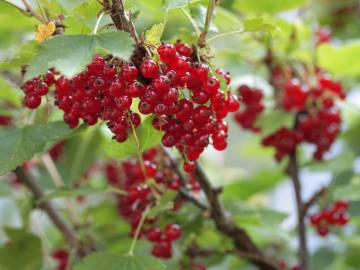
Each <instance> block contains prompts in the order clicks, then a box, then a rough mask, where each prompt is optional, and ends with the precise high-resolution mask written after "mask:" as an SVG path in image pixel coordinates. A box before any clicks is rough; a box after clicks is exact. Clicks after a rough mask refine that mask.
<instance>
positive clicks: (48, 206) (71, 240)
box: [14, 167, 95, 256]
mask: <svg viewBox="0 0 360 270" xmlns="http://www.w3.org/2000/svg"><path fill="white" fill-rule="evenodd" d="M14 172H15V174H16V176H17V177H18V178H19V179H20V180H21V181H22V182H23V183H24V184H25V186H26V187H27V188H28V189H29V190H30V191H31V193H32V194H33V196H34V198H35V199H36V200H37V201H40V202H41V203H40V208H41V209H43V210H44V211H45V212H46V213H47V215H48V216H49V218H50V219H51V221H52V222H53V223H54V225H55V226H56V227H57V228H58V229H59V230H60V232H61V233H62V235H63V237H64V238H65V240H66V242H67V243H68V244H69V245H70V246H72V247H76V248H77V250H78V253H79V255H81V256H85V255H87V254H89V253H90V252H92V251H94V250H95V247H94V245H93V244H91V245H84V243H82V242H81V241H79V240H78V239H77V237H76V232H75V230H74V229H73V228H72V227H71V226H70V225H69V224H68V223H67V222H66V221H65V220H64V219H63V217H62V216H61V215H60V214H59V212H58V211H57V210H56V209H55V207H54V205H53V204H52V203H51V202H50V201H46V200H42V199H43V197H44V196H45V193H44V191H43V189H42V188H41V187H40V185H38V183H37V182H36V180H35V179H34V178H33V177H32V176H31V175H30V174H29V173H28V172H27V171H26V170H24V169H23V168H22V167H17V168H16V169H15V171H14Z"/></svg>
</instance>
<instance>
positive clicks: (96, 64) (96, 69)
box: [88, 55, 105, 74]
mask: <svg viewBox="0 0 360 270" xmlns="http://www.w3.org/2000/svg"><path fill="white" fill-rule="evenodd" d="M104 67H105V59H104V58H103V57H102V56H100V55H96V56H95V57H94V58H93V60H92V62H91V64H90V65H88V70H89V72H91V73H94V74H101V73H102V71H103V70H104Z"/></svg>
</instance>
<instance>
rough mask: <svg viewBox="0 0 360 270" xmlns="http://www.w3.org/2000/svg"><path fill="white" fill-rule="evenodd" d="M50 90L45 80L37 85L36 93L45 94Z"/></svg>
mask: <svg viewBox="0 0 360 270" xmlns="http://www.w3.org/2000/svg"><path fill="white" fill-rule="evenodd" d="M48 92H49V87H48V85H47V84H46V83H45V82H39V83H38V84H37V85H36V87H35V93H36V94H37V95H39V96H45V95H46V94H47V93H48Z"/></svg>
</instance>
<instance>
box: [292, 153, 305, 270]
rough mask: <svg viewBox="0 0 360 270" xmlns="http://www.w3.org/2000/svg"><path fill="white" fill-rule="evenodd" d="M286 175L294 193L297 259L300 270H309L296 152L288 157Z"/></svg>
mask: <svg viewBox="0 0 360 270" xmlns="http://www.w3.org/2000/svg"><path fill="white" fill-rule="evenodd" d="M287 173H288V175H289V176H290V178H291V180H292V183H293V186H294V192H295V198H296V208H297V219H298V221H297V222H298V235H299V259H300V267H301V269H302V270H308V269H309V252H308V247H307V235H306V227H305V216H304V213H305V212H304V209H305V208H304V203H303V201H302V198H301V190H302V188H301V182H300V179H299V168H298V162H297V157H296V150H295V151H293V152H292V153H290V155H289V165H288V169H287Z"/></svg>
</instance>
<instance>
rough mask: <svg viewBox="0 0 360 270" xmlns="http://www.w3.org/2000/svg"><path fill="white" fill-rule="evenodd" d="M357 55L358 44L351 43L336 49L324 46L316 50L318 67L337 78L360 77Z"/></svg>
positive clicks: (359, 43) (332, 46)
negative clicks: (344, 76) (337, 76)
mask: <svg viewBox="0 0 360 270" xmlns="http://www.w3.org/2000/svg"><path fill="white" fill-rule="evenodd" d="M359 55H360V42H353V43H350V44H345V45H343V46H338V47H336V46H334V45H331V44H324V45H321V46H320V47H319V48H318V50H317V59H318V64H319V66H320V67H321V68H323V69H326V70H328V71H330V72H331V73H333V74H335V75H339V76H343V75H346V76H359V75H360V58H359ZM334 63H336V64H334Z"/></svg>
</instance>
